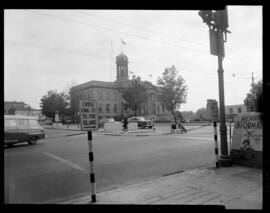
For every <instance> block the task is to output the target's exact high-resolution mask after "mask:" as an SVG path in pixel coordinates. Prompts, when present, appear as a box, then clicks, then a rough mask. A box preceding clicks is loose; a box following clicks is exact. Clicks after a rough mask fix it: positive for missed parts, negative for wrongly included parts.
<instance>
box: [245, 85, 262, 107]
mask: <svg viewBox="0 0 270 213" xmlns="http://www.w3.org/2000/svg"><path fill="white" fill-rule="evenodd" d="M262 92H263V91H262V80H260V81H258V82H257V83H254V84H252V85H251V89H250V91H249V93H248V94H247V96H246V98H245V100H244V104H245V105H246V106H247V109H248V110H249V111H251V112H261V111H262V110H261V106H262Z"/></svg>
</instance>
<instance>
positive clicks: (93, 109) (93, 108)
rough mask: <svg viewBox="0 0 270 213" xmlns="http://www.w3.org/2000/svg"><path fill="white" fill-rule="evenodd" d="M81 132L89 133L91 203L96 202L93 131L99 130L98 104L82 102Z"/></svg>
mask: <svg viewBox="0 0 270 213" xmlns="http://www.w3.org/2000/svg"><path fill="white" fill-rule="evenodd" d="M80 120H81V130H86V131H87V138H88V157H89V170H90V191H91V201H92V202H93V203H94V202H96V192H95V191H96V189H95V173H94V154H93V146H92V130H96V129H98V118H97V102H96V101H80Z"/></svg>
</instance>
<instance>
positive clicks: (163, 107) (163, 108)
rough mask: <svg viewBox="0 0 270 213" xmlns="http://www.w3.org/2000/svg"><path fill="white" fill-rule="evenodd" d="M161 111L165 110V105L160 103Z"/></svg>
mask: <svg viewBox="0 0 270 213" xmlns="http://www.w3.org/2000/svg"><path fill="white" fill-rule="evenodd" d="M162 112H165V106H164V104H162Z"/></svg>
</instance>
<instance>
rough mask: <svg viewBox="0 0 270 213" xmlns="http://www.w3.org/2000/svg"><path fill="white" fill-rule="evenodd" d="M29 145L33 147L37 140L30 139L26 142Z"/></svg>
mask: <svg viewBox="0 0 270 213" xmlns="http://www.w3.org/2000/svg"><path fill="white" fill-rule="evenodd" d="M28 143H29V144H30V145H34V144H36V143H37V138H31V139H30V141H28Z"/></svg>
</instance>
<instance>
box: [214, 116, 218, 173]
mask: <svg viewBox="0 0 270 213" xmlns="http://www.w3.org/2000/svg"><path fill="white" fill-rule="evenodd" d="M213 125H214V139H215V155H216V168H219V161H218V139H217V122H216V121H213Z"/></svg>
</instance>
